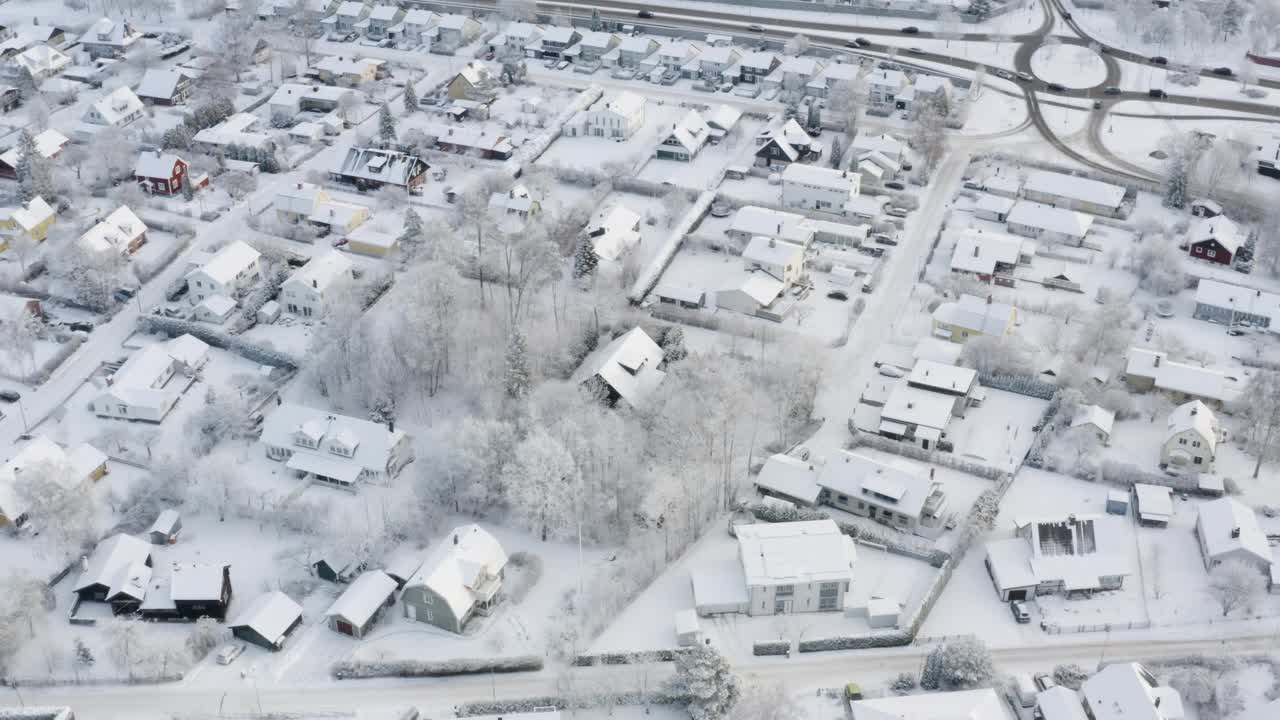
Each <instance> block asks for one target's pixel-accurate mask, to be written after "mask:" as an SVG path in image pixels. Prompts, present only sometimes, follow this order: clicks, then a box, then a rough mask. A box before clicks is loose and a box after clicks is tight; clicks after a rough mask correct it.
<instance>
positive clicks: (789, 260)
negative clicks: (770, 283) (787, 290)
mask: <svg viewBox="0 0 1280 720" xmlns="http://www.w3.org/2000/svg"><path fill="white" fill-rule="evenodd" d="M742 264H743V266H744V267H745V268H746V270H747V271H748V272H763V273H765V274H767V275H768V276H769V277H771V278H773V279H775V280H781V281H782V282H783V283H785V284H786V286H787V287H790V286H791V285H793V284H795V283H797V282H799V281H800V279H801V277H803V276H804V274H805V272H804V247H803V246H802V245H796V244H795V243H789V242H786V241H785V240H775V239H773V238H769V237H764V236H759V237H754V238H751V242H750V243H748V244H747V248H746V249H745V250H743V251H742Z"/></svg>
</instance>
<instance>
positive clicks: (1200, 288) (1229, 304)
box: [1196, 278, 1280, 327]
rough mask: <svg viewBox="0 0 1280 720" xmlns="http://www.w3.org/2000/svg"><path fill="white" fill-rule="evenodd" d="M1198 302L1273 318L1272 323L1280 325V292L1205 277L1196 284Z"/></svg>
mask: <svg viewBox="0 0 1280 720" xmlns="http://www.w3.org/2000/svg"><path fill="white" fill-rule="evenodd" d="M1196 304H1198V305H1208V306H1210V307H1215V308H1223V309H1226V310H1234V311H1235V312H1236V313H1237V314H1239V315H1257V316H1259V317H1265V318H1271V325H1272V326H1273V327H1280V294H1276V293H1273V292H1267V291H1266V290H1258V289H1256V288H1251V287H1245V286H1244V285H1232V284H1231V283H1225V282H1221V281H1218V280H1210V279H1208V278H1204V279H1202V280H1200V283H1199V284H1198V285H1197V286H1196Z"/></svg>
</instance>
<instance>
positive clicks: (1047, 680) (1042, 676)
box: [1033, 672, 1058, 692]
mask: <svg viewBox="0 0 1280 720" xmlns="http://www.w3.org/2000/svg"><path fill="white" fill-rule="evenodd" d="M1033 679H1034V680H1035V681H1036V687H1038V688H1040V691H1041V692H1044V691H1045V690H1048V689H1049V688H1052V687H1058V683H1057V682H1055V681H1054V679H1053V676H1052V675H1050V674H1049V673H1046V672H1038V673H1036V674H1035V675H1034V676H1033Z"/></svg>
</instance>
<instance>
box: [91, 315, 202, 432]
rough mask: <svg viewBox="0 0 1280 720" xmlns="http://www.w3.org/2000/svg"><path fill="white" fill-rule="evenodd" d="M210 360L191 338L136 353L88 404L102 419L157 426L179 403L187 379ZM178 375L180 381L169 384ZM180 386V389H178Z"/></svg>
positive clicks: (186, 336) (197, 340) (156, 345)
mask: <svg viewBox="0 0 1280 720" xmlns="http://www.w3.org/2000/svg"><path fill="white" fill-rule="evenodd" d="M208 359H209V346H208V345H206V344H205V343H204V341H202V340H199V339H197V338H195V337H193V336H191V335H179V336H178V337H176V338H174V339H172V340H168V341H166V342H161V343H157V344H155V345H148V346H146V347H144V348H141V349H139V350H135V351H134V353H133V354H132V355H130V356H129V359H128V360H125V362H124V364H123V365H121V366H120V369H119V370H116V371H115V373H113V374H112V375H111V376H109V377H108V378H107V386H106V387H104V388H103V389H102V392H100V393H98V395H97V396H95V397H94V399H93V401H92V402H90V403H89V409H90V410H91V411H93V413H94V414H96V415H98V416H101V417H110V418H121V419H126V420H143V421H147V422H155V423H158V422H160V421H162V420H163V419H164V416H165V415H167V414H168V412H169V410H171V409H172V408H173V406H174V405H175V404H177V402H178V398H179V397H180V396H181V394H182V392H183V391H184V390H186V387H187V385H189V383H188V382H186V380H188V379H190V378H192V377H194V376H195V374H196V372H197V371H198V370H199V369H200V368H201V367H202V366H203V365H204V364H205V362H207V361H208ZM175 375H181V376H182V378H183V380H182V381H181V382H174V383H172V385H171V384H170V381H171V380H172V379H173V377H174V376H175ZM178 385H182V387H177V386H178Z"/></svg>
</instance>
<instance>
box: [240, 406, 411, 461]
mask: <svg viewBox="0 0 1280 720" xmlns="http://www.w3.org/2000/svg"><path fill="white" fill-rule="evenodd" d="M299 431H305V432H306V433H307V434H308V436H310V437H312V438H313V439H315V440H316V441H317V442H316V444H317V445H318V447H316V448H307V447H302V446H300V445H297V444H296V443H295V442H294V438H295V435H296V433H298V432H299ZM343 436H349V437H350V438H352V439H353V440H354V441H355V448H354V451H353V452H352V453H351V457H349V458H348V457H345V456H340V455H335V454H333V453H331V452H329V450H328V448H327V447H326V442H331V441H333V440H334V439H341V438H342V437H343ZM405 437H406V435H405V432H404V431H403V430H400V429H396V430H395V431H394V432H392V431H390V430H388V429H387V426H386V425H382V424H381V423H376V422H372V421H369V420H364V419H362V418H355V417H348V416H346V415H338V414H336V413H330V412H327V411H324V410H315V409H312V408H309V407H306V406H305V405H296V404H294V403H284V404H282V405H280V406H278V407H277V408H276V409H275V411H274V412H272V413H271V414H270V415H268V416H267V418H266V421H265V422H263V424H262V436H261V441H262V442H263V443H264V444H266V445H270V446H273V447H281V448H288V449H289V450H291V451H293V457H292V458H290V459H291V460H293V459H295V458H301V457H321V458H324V459H326V460H329V461H332V462H335V463H341V464H343V465H346V466H353V467H355V468H357V469H360V468H363V469H368V470H370V471H376V472H385V471H386V469H387V463H388V462H389V460H390V458H391V455H392V450H393V449H394V448H395V446H396V444H398V443H399V442H400V441H401V440H402V439H404V438H405Z"/></svg>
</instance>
